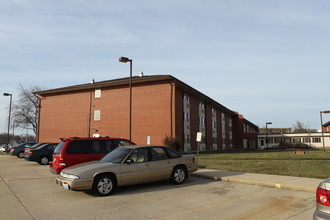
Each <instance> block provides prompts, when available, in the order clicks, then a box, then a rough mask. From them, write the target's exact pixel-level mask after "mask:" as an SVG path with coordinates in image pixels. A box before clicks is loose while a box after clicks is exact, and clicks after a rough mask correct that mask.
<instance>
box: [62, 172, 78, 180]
mask: <svg viewBox="0 0 330 220" xmlns="http://www.w3.org/2000/svg"><path fill="white" fill-rule="evenodd" d="M60 176H62V177H64V178H68V179H79V176H77V175H73V174H68V173H64V172H63V171H62V172H61V173H60Z"/></svg>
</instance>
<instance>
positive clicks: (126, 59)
mask: <svg viewBox="0 0 330 220" xmlns="http://www.w3.org/2000/svg"><path fill="white" fill-rule="evenodd" d="M118 61H119V62H121V63H127V62H130V61H132V60H131V59H129V58H127V57H120V58H119V60H118Z"/></svg>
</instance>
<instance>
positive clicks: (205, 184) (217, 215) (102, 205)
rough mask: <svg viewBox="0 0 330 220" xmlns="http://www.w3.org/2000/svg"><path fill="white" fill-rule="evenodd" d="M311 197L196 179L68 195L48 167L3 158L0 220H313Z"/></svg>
mask: <svg viewBox="0 0 330 220" xmlns="http://www.w3.org/2000/svg"><path fill="white" fill-rule="evenodd" d="M314 210H315V195H314V193H312V192H304V191H295V190H287V189H277V188H271V187H262V186H256V185H248V184H239V183H232V182H221V181H213V180H207V179H200V178H195V177H191V178H190V179H189V180H187V182H186V183H185V184H183V185H180V186H176V185H172V184H171V183H169V182H168V181H163V182H157V183H151V184H143V185H138V186H129V187H122V188H120V189H119V190H118V191H117V192H116V193H115V194H114V195H112V196H109V197H97V196H95V195H93V194H92V193H91V192H80V191H79V192H76V191H65V190H63V189H62V188H61V187H59V186H58V185H56V184H55V176H54V175H53V174H51V173H50V172H49V169H48V166H41V165H39V164H37V163H34V162H28V161H25V160H24V159H18V158H17V157H13V156H10V155H0V219H134V220H138V219H154V220H156V219H159V220H160V219H162V220H165V219H166V220H169V219H190V220H191V219H251V220H252V219H253V220H258V219H276V220H278V219H295V220H298V219H299V220H304V219H311V218H312V214H313V212H314Z"/></svg>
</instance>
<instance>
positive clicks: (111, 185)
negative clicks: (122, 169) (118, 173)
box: [93, 174, 116, 196]
mask: <svg viewBox="0 0 330 220" xmlns="http://www.w3.org/2000/svg"><path fill="white" fill-rule="evenodd" d="M115 188H116V181H115V178H114V176H112V175H110V174H104V175H100V176H97V177H96V178H95V180H94V183H93V191H94V193H95V194H97V195H99V196H108V195H110V194H111V193H112V192H113V191H114V190H115Z"/></svg>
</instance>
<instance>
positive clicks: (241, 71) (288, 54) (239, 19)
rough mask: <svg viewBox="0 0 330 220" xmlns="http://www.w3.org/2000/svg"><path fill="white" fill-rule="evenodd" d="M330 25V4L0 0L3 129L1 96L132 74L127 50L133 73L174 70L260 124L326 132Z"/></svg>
mask: <svg viewBox="0 0 330 220" xmlns="http://www.w3.org/2000/svg"><path fill="white" fill-rule="evenodd" d="M329 24H330V1H328V0H309V1H308V0H277V1H271V0H206V1H202V0H200V1H197V0H195V1H193V0H191V1H188V0H181V1H180V0H164V1H152V0H150V1H146V0H139V1H136V0H126V1H113V0H93V1H90V0H88V1H87V0H70V1H69V0H67V1H63V0H57V1H51V0H48V1H47V0H11V1H7V0H0V74H1V80H0V92H1V97H0V132H6V127H7V124H6V123H7V122H6V119H7V114H8V109H7V107H8V104H9V98H8V97H4V96H2V93H3V92H9V93H12V94H13V99H14V101H15V99H16V98H17V95H18V90H17V88H18V85H19V83H21V84H22V85H23V86H24V87H30V86H35V85H37V86H41V87H44V88H49V89H50V88H58V87H64V86H70V85H76V84H82V83H88V82H89V81H90V79H91V78H94V79H95V80H96V81H102V80H109V79H114V78H121V77H127V76H128V75H129V65H128V64H124V63H119V62H118V58H119V57H121V56H126V57H129V58H131V59H133V74H134V75H137V74H138V73H139V72H140V71H143V72H144V74H145V75H153V74H170V75H172V76H174V77H176V78H178V79H180V80H182V81H183V82H185V83H187V84H189V85H190V86H192V87H194V88H195V89H197V90H199V91H201V92H202V93H204V94H206V95H207V96H209V97H211V98H213V99H214V100H216V101H217V102H219V103H221V104H222V105H224V106H226V107H227V108H229V109H231V110H234V111H238V112H240V113H241V114H243V115H244V117H245V118H247V119H248V120H249V121H251V122H253V123H255V124H256V125H258V126H259V127H264V126H265V122H267V121H271V122H273V124H272V125H271V126H272V127H292V125H293V124H295V122H296V121H301V122H302V123H304V124H305V125H306V126H307V127H311V128H316V129H320V116H319V112H320V111H321V110H322V111H323V110H330V102H329V99H330V98H329V79H330V76H329V70H330V67H329V65H330V62H329V58H330V44H329V42H330V40H329V39H330V28H329ZM324 120H325V121H328V120H330V115H324ZM59 123H60V122H59Z"/></svg>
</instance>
